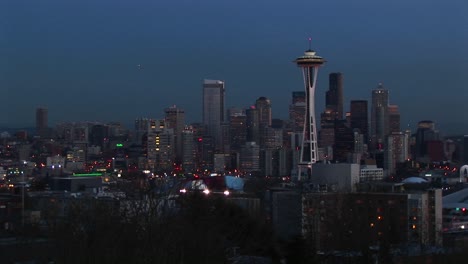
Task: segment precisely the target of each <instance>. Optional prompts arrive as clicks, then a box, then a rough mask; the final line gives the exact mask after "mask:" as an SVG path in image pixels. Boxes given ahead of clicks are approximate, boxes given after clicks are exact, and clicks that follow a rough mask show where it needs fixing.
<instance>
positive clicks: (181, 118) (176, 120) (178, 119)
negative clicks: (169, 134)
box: [164, 105, 185, 161]
mask: <svg viewBox="0 0 468 264" xmlns="http://www.w3.org/2000/svg"><path fill="white" fill-rule="evenodd" d="M164 112H165V113H166V125H167V128H172V129H174V145H175V154H176V158H177V160H179V161H180V159H181V157H182V132H183V131H184V128H185V111H184V110H183V109H180V108H177V107H176V106H175V105H174V106H171V107H168V108H166V109H165V110H164Z"/></svg>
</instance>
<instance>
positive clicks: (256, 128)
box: [245, 106, 260, 145]
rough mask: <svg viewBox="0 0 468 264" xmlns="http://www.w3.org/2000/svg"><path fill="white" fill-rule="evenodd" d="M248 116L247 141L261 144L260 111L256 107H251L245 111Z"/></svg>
mask: <svg viewBox="0 0 468 264" xmlns="http://www.w3.org/2000/svg"><path fill="white" fill-rule="evenodd" d="M245 115H246V116H247V120H246V122H247V141H249V142H255V143H257V145H259V144H260V122H259V120H258V117H259V115H258V110H257V109H256V108H255V106H251V107H250V108H249V109H246V110H245Z"/></svg>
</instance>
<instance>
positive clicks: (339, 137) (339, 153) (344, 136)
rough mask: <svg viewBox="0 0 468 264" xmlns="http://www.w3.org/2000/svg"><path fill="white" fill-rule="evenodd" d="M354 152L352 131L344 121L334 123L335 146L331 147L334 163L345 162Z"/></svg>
mask: <svg viewBox="0 0 468 264" xmlns="http://www.w3.org/2000/svg"><path fill="white" fill-rule="evenodd" d="M353 151H354V133H353V129H351V128H349V127H347V126H346V121H345V120H336V121H335V144H334V145H333V157H334V160H335V161H338V162H347V161H348V159H349V156H350V155H351V154H352V153H353Z"/></svg>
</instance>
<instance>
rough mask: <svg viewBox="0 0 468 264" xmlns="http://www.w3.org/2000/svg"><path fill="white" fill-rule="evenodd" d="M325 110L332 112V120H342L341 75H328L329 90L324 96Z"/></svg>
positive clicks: (337, 73) (336, 73)
mask: <svg viewBox="0 0 468 264" xmlns="http://www.w3.org/2000/svg"><path fill="white" fill-rule="evenodd" d="M325 96H326V97H325V104H326V108H327V109H330V110H331V111H332V112H333V117H334V119H339V120H341V119H343V74H341V73H339V72H335V73H331V74H330V75H329V89H328V91H327V92H326V95H325Z"/></svg>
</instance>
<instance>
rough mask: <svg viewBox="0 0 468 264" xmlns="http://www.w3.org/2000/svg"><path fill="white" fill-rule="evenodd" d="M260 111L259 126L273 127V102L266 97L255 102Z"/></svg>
mask: <svg viewBox="0 0 468 264" xmlns="http://www.w3.org/2000/svg"><path fill="white" fill-rule="evenodd" d="M255 108H256V109H257V111H258V124H259V125H260V128H263V127H269V126H271V102H270V99H268V98H266V97H260V98H258V99H257V100H256V101H255Z"/></svg>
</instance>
